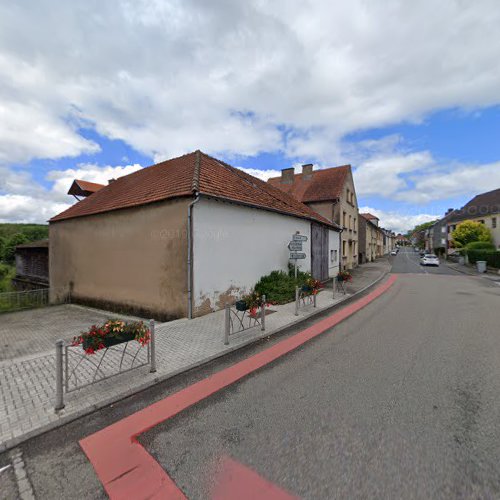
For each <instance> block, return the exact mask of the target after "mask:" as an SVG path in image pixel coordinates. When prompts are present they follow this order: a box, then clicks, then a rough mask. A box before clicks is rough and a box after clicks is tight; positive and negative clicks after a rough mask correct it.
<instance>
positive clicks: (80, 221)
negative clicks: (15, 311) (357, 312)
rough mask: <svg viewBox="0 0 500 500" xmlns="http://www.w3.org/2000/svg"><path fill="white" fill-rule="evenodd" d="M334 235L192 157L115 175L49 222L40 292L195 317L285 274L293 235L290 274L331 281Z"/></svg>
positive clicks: (261, 188) (212, 162) (316, 218)
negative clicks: (295, 245)
mask: <svg viewBox="0 0 500 500" xmlns="http://www.w3.org/2000/svg"><path fill="white" fill-rule="evenodd" d="M339 232H340V228H339V226H338V225H337V224H335V223H333V222H331V221H330V220H328V219H327V218H325V217H323V216H322V215H320V214H318V213H317V212H315V211H314V210H313V209H312V208H310V207H308V206H307V205H304V204H303V203H300V202H299V201H297V200H296V199H295V198H293V197H292V196H290V195H288V194H286V193H285V192H283V191H281V190H279V189H276V188H275V187H273V186H272V185H270V184H268V183H266V182H263V181H261V180H259V179H257V178H255V177H252V176H251V175H248V174H246V173H245V172H243V171H241V170H238V169H236V168H234V167H232V166H230V165H228V164H226V163H224V162H222V161H219V160H217V159H215V158H212V157H210V156H208V155H206V154H204V153H202V152H200V151H196V152H194V153H190V154H187V155H184V156H181V157H179V158H174V159H171V160H167V161H164V162H162V163H159V164H157V165H153V166H151V167H148V168H144V169H142V170H139V171H137V172H134V173H132V174H130V175H126V176H124V177H120V178H118V179H116V180H115V181H113V182H111V183H110V184H109V185H107V186H104V187H102V188H100V189H99V190H97V191H96V192H94V193H93V194H91V196H88V197H86V198H84V199H83V200H81V201H79V202H78V203H76V204H75V205H73V206H72V207H70V208H69V209H67V210H66V211H64V212H62V213H60V214H59V215H56V216H55V217H53V218H52V219H51V220H50V227H49V234H50V286H51V289H53V290H54V293H56V294H57V293H65V292H66V293H68V292H71V297H72V300H75V301H77V302H82V303H87V304H91V305H95V306H99V307H102V308H104V309H109V310H123V311H128V312H132V313H135V314H139V315H142V316H146V317H148V316H151V317H154V318H157V319H161V320H168V319H173V318H179V317H186V316H187V317H195V316H200V315H203V314H206V313H209V312H211V311H214V310H217V309H220V308H223V307H224V306H225V304H226V303H227V302H234V301H235V300H236V299H237V298H239V297H240V296H241V295H242V294H243V293H246V292H249V291H250V290H251V288H252V287H253V286H254V285H255V283H256V282H257V281H258V280H259V278H260V277H261V276H263V275H266V274H268V273H270V272H271V271H273V270H288V265H289V263H290V260H289V256H290V254H289V250H288V248H287V244H288V243H289V241H290V240H291V239H292V235H294V234H296V233H300V234H301V235H303V236H306V237H307V242H306V243H305V244H304V248H303V252H304V253H305V254H306V258H305V259H302V260H300V261H299V264H300V269H301V270H303V271H311V272H312V274H313V276H314V277H316V278H318V279H321V280H326V279H328V278H329V277H332V276H335V275H336V274H337V272H338V269H339V250H340V249H339ZM60 290H62V291H60ZM53 299H54V300H57V297H53Z"/></svg>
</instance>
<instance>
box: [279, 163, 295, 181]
mask: <svg viewBox="0 0 500 500" xmlns="http://www.w3.org/2000/svg"><path fill="white" fill-rule="evenodd" d="M294 179H295V168H293V167H290V168H284V169H282V170H281V184H293V181H294Z"/></svg>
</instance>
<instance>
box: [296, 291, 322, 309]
mask: <svg viewBox="0 0 500 500" xmlns="http://www.w3.org/2000/svg"><path fill="white" fill-rule="evenodd" d="M310 305H312V306H313V307H316V306H317V304H316V293H314V290H311V291H310V292H308V291H305V290H302V288H301V287H298V286H296V287H295V316H298V315H299V309H300V308H301V307H306V306H310Z"/></svg>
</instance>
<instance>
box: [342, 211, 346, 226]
mask: <svg viewBox="0 0 500 500" xmlns="http://www.w3.org/2000/svg"><path fill="white" fill-rule="evenodd" d="M346 215H347V214H346V213H345V212H343V213H342V226H343V227H346V225H345V222H346Z"/></svg>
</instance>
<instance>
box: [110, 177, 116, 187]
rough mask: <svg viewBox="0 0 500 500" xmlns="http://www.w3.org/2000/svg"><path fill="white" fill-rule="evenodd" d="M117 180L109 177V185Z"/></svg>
mask: <svg viewBox="0 0 500 500" xmlns="http://www.w3.org/2000/svg"><path fill="white" fill-rule="evenodd" d="M115 181H116V179H108V186H109V184H112V183H113V182H115Z"/></svg>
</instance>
